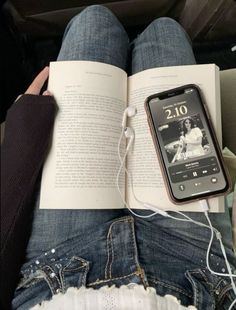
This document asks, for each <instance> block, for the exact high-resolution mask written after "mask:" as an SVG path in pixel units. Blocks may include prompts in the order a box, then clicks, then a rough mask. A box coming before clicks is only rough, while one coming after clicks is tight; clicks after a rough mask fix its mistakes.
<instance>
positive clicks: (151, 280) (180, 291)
mask: <svg viewBox="0 0 236 310" xmlns="http://www.w3.org/2000/svg"><path fill="white" fill-rule="evenodd" d="M148 281H149V282H152V283H154V284H160V285H162V286H164V287H167V288H170V289H173V290H175V291H177V292H179V293H182V294H183V295H185V296H187V297H189V298H192V297H193V296H192V295H190V294H189V293H187V292H186V291H184V290H182V289H180V288H178V287H176V286H174V285H170V284H167V283H165V282H163V281H160V280H156V279H152V278H151V279H150V278H149V279H148Z"/></svg>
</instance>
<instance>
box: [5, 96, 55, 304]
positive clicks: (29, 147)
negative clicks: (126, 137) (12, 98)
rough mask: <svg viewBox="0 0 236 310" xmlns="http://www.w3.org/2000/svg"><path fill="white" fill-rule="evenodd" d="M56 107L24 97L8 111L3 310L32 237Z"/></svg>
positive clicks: (44, 100)
mask: <svg viewBox="0 0 236 310" xmlns="http://www.w3.org/2000/svg"><path fill="white" fill-rule="evenodd" d="M55 111H56V104H55V101H54V99H53V97H51V96H36V95H23V96H21V97H20V99H18V100H17V101H16V102H15V103H14V104H13V105H12V107H11V108H10V109H9V111H8V113H7V118H6V125H5V137H4V140H3V144H2V146H1V274H0V276H1V288H0V296H1V306H0V307H1V309H10V304H11V300H12V297H13V293H14V290H15V287H16V285H17V281H18V277H19V271H20V267H21V265H22V263H23V260H24V255H25V249H26V246H27V242H28V239H29V234H30V227H31V220H32V213H33V212H32V211H33V204H32V196H33V192H34V188H35V184H36V181H37V178H38V175H39V172H40V170H41V167H42V164H43V162H44V159H45V157H46V154H47V152H48V148H49V144H50V137H51V132H52V128H53V123H54V116H55Z"/></svg>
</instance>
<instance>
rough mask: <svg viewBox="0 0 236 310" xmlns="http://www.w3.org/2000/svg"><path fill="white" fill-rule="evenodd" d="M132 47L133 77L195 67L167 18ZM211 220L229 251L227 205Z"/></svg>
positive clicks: (180, 32)
mask: <svg viewBox="0 0 236 310" xmlns="http://www.w3.org/2000/svg"><path fill="white" fill-rule="evenodd" d="M131 45H132V50H131V52H132V66H131V67H132V72H131V73H132V74H134V73H137V72H140V71H143V70H146V69H150V68H157V67H168V66H181V65H194V64H196V60H195V57H194V54H193V50H192V46H191V41H190V38H189V36H188V34H187V33H186V32H185V30H184V29H183V28H182V27H181V25H180V24H178V23H177V22H176V21H175V20H173V19H171V18H169V17H161V18H157V19H156V20H154V21H153V22H152V23H151V24H150V25H149V26H148V27H147V28H146V29H145V30H144V31H143V32H142V33H141V34H140V35H139V36H138V37H137V39H135V40H134V41H133V42H132V44H131ZM186 215H188V216H190V217H192V218H193V219H194V220H196V221H200V222H201V221H205V218H204V215H203V214H201V213H199V212H197V213H196V212H189V213H187V212H186ZM210 218H211V221H212V224H213V226H215V227H216V228H217V229H218V230H220V231H221V234H222V239H223V241H224V244H225V245H226V246H227V247H228V248H229V249H231V248H232V247H233V245H232V243H233V242H232V227H231V221H230V216H229V210H228V208H227V205H226V206H225V212H224V213H215V214H213V213H211V214H210Z"/></svg>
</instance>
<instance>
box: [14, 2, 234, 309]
mask: <svg viewBox="0 0 236 310" xmlns="http://www.w3.org/2000/svg"><path fill="white" fill-rule="evenodd" d="M129 56H131V65H130V67H131V71H132V72H131V73H132V74H133V73H136V72H139V71H141V70H145V69H148V68H152V67H158V66H159V67H160V66H172V65H184V64H194V63H195V59H194V55H193V52H192V48H191V45H190V41H189V39H188V37H187V35H186V33H185V32H184V30H183V29H182V28H181V26H180V25H179V24H178V23H176V22H175V21H173V20H171V19H170V18H159V19H157V20H155V21H154V22H153V23H152V24H151V25H149V27H148V28H147V29H146V30H145V31H144V32H143V33H142V34H141V35H139V36H138V38H137V39H136V40H134V42H132V43H130V42H129V38H128V36H127V34H126V32H125V30H124V28H123V27H122V25H121V24H120V23H119V21H118V20H117V18H116V17H115V16H114V15H113V14H112V13H111V12H110V11H109V10H108V9H106V8H104V7H102V6H91V7H88V8H87V9H85V10H84V11H83V12H82V13H80V14H79V15H78V16H76V17H74V18H73V19H72V21H71V22H70V23H69V25H68V26H67V28H66V31H65V35H64V38H63V44H62V48H61V51H60V53H59V56H58V60H91V61H93V60H94V61H100V62H104V63H109V64H112V65H115V66H118V67H120V68H122V69H124V70H126V69H127V67H128V66H129V62H128V60H129ZM137 212H140V213H143V214H144V213H145V214H146V213H148V211H140V210H139V211H137ZM188 215H190V216H191V217H192V218H194V219H195V220H199V221H201V222H204V223H206V221H205V218H204V216H203V215H202V214H199V213H189V214H188ZM210 217H211V220H212V223H213V226H215V227H216V228H218V229H219V230H220V231H221V232H222V235H223V238H224V242H225V244H226V247H227V248H226V251H227V256H228V259H229V261H230V263H231V265H232V266H234V269H235V267H236V260H235V257H234V255H233V252H232V250H231V249H232V239H231V227H230V221H229V216H228V212H227V210H226V212H225V213H224V214H211V215H210ZM209 239H210V231H209V229H207V228H200V227H199V226H194V224H191V223H183V222H179V221H174V220H172V219H168V218H164V217H161V216H160V215H157V216H155V217H153V218H151V219H140V218H133V217H131V216H130V214H129V212H128V210H112V209H111V210H39V209H38V201H37V203H36V206H35V213H34V221H33V227H32V234H31V238H30V241H29V244H28V248H27V257H26V262H25V263H24V265H23V266H22V270H21V280H20V283H19V285H18V288H17V290H16V292H15V298H14V300H13V303H12V305H13V308H14V309H20V310H22V309H29V308H30V307H31V306H33V305H35V304H37V303H39V302H41V301H43V300H46V299H50V298H51V297H52V295H53V294H57V293H58V292H65V290H66V289H67V288H68V287H70V286H75V287H80V286H82V285H84V286H87V287H94V288H99V287H100V286H102V285H112V284H115V285H117V286H120V285H122V284H129V283H139V284H142V285H144V286H148V285H149V286H153V287H155V288H156V291H157V293H158V294H160V295H165V294H172V295H174V296H176V297H177V298H178V299H179V300H181V302H182V304H184V305H190V304H194V305H195V306H196V307H197V308H198V309H215V308H216V309H222V310H224V309H228V307H229V305H230V304H231V303H232V301H233V300H234V298H235V296H234V294H233V290H232V287H231V284H230V281H229V279H228V278H223V277H218V276H214V275H211V274H210V272H209V271H208V270H207V267H206V261H205V257H206V249H207V246H208V242H209ZM210 265H211V267H212V269H213V270H215V271H219V272H224V270H225V271H226V266H225V263H224V260H223V258H222V255H221V252H220V247H219V244H218V242H217V241H214V243H213V247H212V251H211V256H210Z"/></svg>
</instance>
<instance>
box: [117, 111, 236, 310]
mask: <svg viewBox="0 0 236 310" xmlns="http://www.w3.org/2000/svg"><path fill="white" fill-rule="evenodd" d="M136 114H137V109H136V107H135V106H130V107H128V108H126V109H125V111H124V114H123V119H122V124H121V126H122V131H121V134H120V138H119V142H118V156H119V160H120V168H119V170H118V173H117V176H116V187H117V189H118V192H119V194H120V197H121V199H122V201H123V203H124V205H125V206H126V207H127V208H128V210H129V211H130V212H131V213H132V214H133V215H134V216H137V217H140V218H150V217H152V216H154V215H156V214H160V215H162V216H165V217H169V218H171V219H174V220H177V221H184V222H192V223H194V224H196V225H199V226H202V227H207V228H209V229H210V230H211V239H210V242H209V244H208V248H207V254H206V263H207V267H208V269H209V271H210V272H211V273H212V274H216V275H220V276H225V277H229V278H230V280H231V283H232V288H233V291H234V293H235V295H236V285H235V283H234V280H233V278H234V277H236V275H234V274H232V270H231V268H230V265H229V262H228V259H227V256H226V253H225V249H224V246H223V243H222V241H221V238H220V237H217V236H220V233H219V232H218V231H217V230H216V229H215V228H214V227H213V226H212V224H211V221H210V219H209V217H208V213H207V211H208V209H209V206H208V202H207V201H206V200H204V201H200V205H201V209H202V211H203V212H204V214H205V216H206V218H207V221H208V223H209V225H206V224H203V223H201V222H198V221H195V220H193V219H191V218H190V217H189V216H187V215H186V214H184V213H182V212H179V211H174V210H173V211H174V212H176V213H178V214H180V215H181V216H182V217H174V216H172V215H171V214H169V213H168V212H166V211H164V210H162V209H159V208H157V206H155V205H152V204H151V203H147V202H144V201H141V200H139V199H138V198H137V197H136V195H135V193H134V190H133V180H132V174H131V173H130V172H129V171H128V169H127V168H126V167H125V160H126V157H127V155H128V153H129V150H130V148H131V145H132V144H133V142H134V138H135V131H134V129H133V128H131V127H126V122H127V118H128V117H133V116H135V115H136ZM123 136H125V137H126V138H127V139H129V140H128V144H127V146H126V150H125V154H124V156H123V158H122V157H121V150H120V146H121V141H122V138H123ZM122 169H124V170H125V173H126V174H127V176H128V178H129V180H130V183H131V190H132V193H133V197H134V199H135V200H136V202H137V203H138V204H140V205H142V206H143V207H144V208H145V209H148V210H152V211H153V213H151V214H148V215H140V214H137V213H136V212H134V211H133V210H132V209H131V208H130V206H129V204H128V203H127V202H126V200H125V198H124V197H123V193H122V192H121V189H120V186H119V178H120V174H121V171H122ZM214 233H216V237H217V239H218V240H219V242H220V247H221V251H222V254H223V256H224V259H225V264H226V266H227V269H228V274H224V273H218V272H215V271H213V270H212V269H211V268H210V265H209V255H210V250H211V246H212V241H213V238H214ZM235 304H236V299H235V300H234V301H233V302H232V303H231V305H230V307H229V309H228V310H232V309H233V306H234V305H235Z"/></svg>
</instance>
